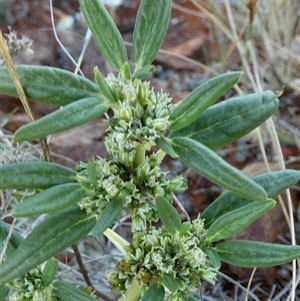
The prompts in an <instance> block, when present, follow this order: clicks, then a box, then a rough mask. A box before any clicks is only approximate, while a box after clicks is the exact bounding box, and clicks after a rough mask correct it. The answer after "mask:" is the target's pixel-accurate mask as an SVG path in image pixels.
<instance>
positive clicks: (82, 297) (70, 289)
mask: <svg viewBox="0 0 300 301" xmlns="http://www.w3.org/2000/svg"><path fill="white" fill-rule="evenodd" d="M53 287H54V289H53V293H54V295H55V296H56V297H58V298H60V299H62V300H64V301H75V300H76V301H97V299H96V298H95V297H93V296H91V295H89V294H87V293H85V292H84V291H82V290H81V289H79V288H78V287H76V286H74V285H72V284H70V283H69V282H65V281H56V282H55V283H54V284H53Z"/></svg>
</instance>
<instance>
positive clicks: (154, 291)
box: [141, 284, 165, 301]
mask: <svg viewBox="0 0 300 301" xmlns="http://www.w3.org/2000/svg"><path fill="white" fill-rule="evenodd" d="M164 298H165V289H164V287H163V286H162V285H160V284H153V285H151V286H150V287H149V288H148V289H147V291H146V293H145V295H144V296H143V298H142V300H141V301H163V300H164Z"/></svg>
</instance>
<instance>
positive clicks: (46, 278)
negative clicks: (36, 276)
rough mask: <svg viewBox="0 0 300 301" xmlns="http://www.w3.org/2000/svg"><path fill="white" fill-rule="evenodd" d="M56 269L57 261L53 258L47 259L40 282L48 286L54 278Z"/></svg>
mask: <svg viewBox="0 0 300 301" xmlns="http://www.w3.org/2000/svg"><path fill="white" fill-rule="evenodd" d="M57 270H58V261H57V260H56V259H54V258H50V259H49V260H47V263H46V265H45V267H44V269H43V272H42V282H43V285H44V286H48V285H50V284H51V283H52V281H53V280H54V278H55V276H56V273H57Z"/></svg>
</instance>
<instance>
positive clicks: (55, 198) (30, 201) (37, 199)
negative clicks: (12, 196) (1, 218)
mask: <svg viewBox="0 0 300 301" xmlns="http://www.w3.org/2000/svg"><path fill="white" fill-rule="evenodd" d="M84 195H85V191H84V190H83V189H82V188H81V186H80V184H78V183H67V184H61V185H55V186H52V187H50V188H48V189H46V190H44V191H42V192H40V193H37V194H35V195H33V196H31V197H29V198H27V199H25V201H24V202H22V203H20V204H18V205H17V206H14V207H13V209H12V212H11V215H12V216H14V217H25V216H33V215H38V214H42V213H48V214H53V213H55V212H57V211H60V210H62V209H65V208H68V207H71V206H73V205H76V204H77V202H79V201H80V200H81V199H82V198H83V197H84Z"/></svg>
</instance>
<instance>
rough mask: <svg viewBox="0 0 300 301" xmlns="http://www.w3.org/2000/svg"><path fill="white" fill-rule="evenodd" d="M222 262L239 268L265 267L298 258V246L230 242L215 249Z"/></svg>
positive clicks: (244, 241)
mask: <svg viewBox="0 0 300 301" xmlns="http://www.w3.org/2000/svg"><path fill="white" fill-rule="evenodd" d="M215 250H216V251H217V252H218V253H219V255H220V258H221V260H222V261H224V262H227V263H229V264H232V265H236V266H240V267H267V266H275V265H281V264H285V263H288V262H290V261H292V260H294V259H298V258H300V246H290V245H280V244H271V243H265V242H260V241H248V240H230V241H225V242H223V243H221V244H219V245H217V247H216V248H215Z"/></svg>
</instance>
